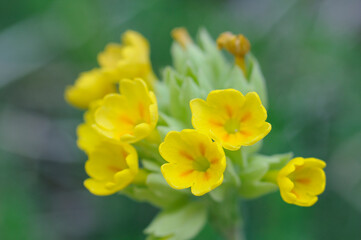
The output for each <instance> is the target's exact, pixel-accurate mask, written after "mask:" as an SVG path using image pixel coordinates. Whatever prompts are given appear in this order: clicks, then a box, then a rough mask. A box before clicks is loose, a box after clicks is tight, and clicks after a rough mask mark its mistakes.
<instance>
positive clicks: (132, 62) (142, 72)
mask: <svg viewBox="0 0 361 240" xmlns="http://www.w3.org/2000/svg"><path fill="white" fill-rule="evenodd" d="M98 62H99V65H100V66H101V67H102V69H103V70H104V71H105V72H106V73H107V74H109V76H110V77H111V78H112V79H113V81H115V82H118V81H119V80H122V79H123V78H130V79H133V78H142V79H144V81H145V82H146V83H147V85H148V87H149V88H151V89H152V88H153V84H154V80H155V76H154V74H153V71H152V66H151V63H150V59H149V44H148V41H147V40H146V39H145V38H144V37H143V36H142V35H141V34H139V33H137V32H135V31H127V32H125V33H124V34H123V36H122V45H121V44H117V43H110V44H108V45H107V46H106V48H105V50H104V51H103V52H101V53H99V55H98Z"/></svg>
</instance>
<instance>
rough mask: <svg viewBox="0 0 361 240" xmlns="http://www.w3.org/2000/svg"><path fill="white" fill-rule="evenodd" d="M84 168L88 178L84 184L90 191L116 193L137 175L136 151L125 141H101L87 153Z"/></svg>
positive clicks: (105, 193)
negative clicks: (87, 158)
mask: <svg viewBox="0 0 361 240" xmlns="http://www.w3.org/2000/svg"><path fill="white" fill-rule="evenodd" d="M85 170H86V172H87V174H88V175H89V176H90V178H88V179H87V180H85V181H84V186H85V187H86V188H87V189H88V190H89V191H90V192H91V193H93V194H95V195H101V196H103V195H110V194H113V193H116V192H118V191H120V190H122V189H124V188H125V187H126V186H128V185H129V184H130V183H132V181H133V180H134V178H135V176H136V175H137V173H138V156H137V152H136V150H135V148H134V147H132V146H131V145H129V144H127V143H122V142H109V141H103V142H102V143H101V144H100V145H98V146H97V147H96V148H95V149H94V150H93V151H91V152H90V153H89V160H88V161H87V162H86V164H85Z"/></svg>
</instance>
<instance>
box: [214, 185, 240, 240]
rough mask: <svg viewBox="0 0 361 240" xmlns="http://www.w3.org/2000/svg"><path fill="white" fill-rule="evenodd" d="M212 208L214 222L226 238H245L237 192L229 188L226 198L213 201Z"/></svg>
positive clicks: (230, 239)
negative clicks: (220, 200)
mask: <svg viewBox="0 0 361 240" xmlns="http://www.w3.org/2000/svg"><path fill="white" fill-rule="evenodd" d="M211 209H212V210H211V221H212V224H213V226H214V227H215V228H216V229H217V230H218V231H219V232H220V233H221V234H222V236H223V237H224V239H228V240H245V235H244V232H243V219H242V216H241V211H240V206H239V201H238V196H237V193H235V192H234V191H232V189H229V191H228V192H227V196H226V198H225V200H224V201H222V202H213V203H212V207H211Z"/></svg>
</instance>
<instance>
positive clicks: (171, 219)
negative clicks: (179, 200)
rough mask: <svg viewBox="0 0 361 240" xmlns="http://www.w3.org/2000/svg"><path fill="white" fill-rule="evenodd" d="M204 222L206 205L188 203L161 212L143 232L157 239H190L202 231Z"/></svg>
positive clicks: (205, 219)
mask: <svg viewBox="0 0 361 240" xmlns="http://www.w3.org/2000/svg"><path fill="white" fill-rule="evenodd" d="M206 222H207V207H206V205H205V204H204V203H203V202H189V203H187V204H185V205H183V206H180V207H178V208H172V209H168V210H163V211H161V212H160V213H159V214H158V215H157V216H156V217H155V218H154V219H153V221H152V222H151V223H150V225H149V226H148V227H147V228H146V229H145V230H144V232H145V233H146V234H148V235H151V236H153V237H158V238H161V237H167V239H174V240H175V239H176V240H185V239H192V238H194V237H195V236H196V235H197V234H198V233H199V232H200V231H201V230H202V228H203V227H204V225H205V224H206ZM153 239H154V238H153Z"/></svg>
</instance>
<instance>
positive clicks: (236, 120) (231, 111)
mask: <svg viewBox="0 0 361 240" xmlns="http://www.w3.org/2000/svg"><path fill="white" fill-rule="evenodd" d="M190 107H191V111H192V124H193V127H194V128H195V129H197V130H199V131H201V132H203V133H205V134H207V135H208V136H210V137H211V138H212V139H214V140H215V141H217V142H219V143H220V144H221V145H222V146H223V147H224V148H226V149H228V150H237V149H239V148H240V147H241V146H249V145H252V144H254V143H256V142H258V141H259V140H261V139H262V138H264V137H265V136H266V135H267V134H268V133H269V132H270V131H271V124H269V123H268V122H266V119H267V112H266V109H265V108H264V107H263V105H262V102H261V100H260V98H259V96H258V94H257V93H256V92H250V93H247V95H246V96H243V94H242V93H241V92H239V91H237V90H235V89H225V90H215V91H212V92H210V93H209V94H208V97H207V101H204V100H202V99H193V100H192V101H191V102H190Z"/></svg>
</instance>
